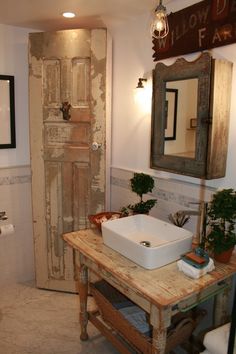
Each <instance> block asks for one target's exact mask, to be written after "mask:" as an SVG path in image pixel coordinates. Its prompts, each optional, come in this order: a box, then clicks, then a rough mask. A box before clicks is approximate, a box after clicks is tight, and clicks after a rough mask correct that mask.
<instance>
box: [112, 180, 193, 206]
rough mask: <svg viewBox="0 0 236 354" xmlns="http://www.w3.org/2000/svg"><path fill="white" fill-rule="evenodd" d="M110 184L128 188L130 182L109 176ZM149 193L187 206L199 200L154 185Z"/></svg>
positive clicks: (160, 198)
mask: <svg viewBox="0 0 236 354" xmlns="http://www.w3.org/2000/svg"><path fill="white" fill-rule="evenodd" d="M154 181H155V183H157V178H155V177H154ZM111 184H112V185H114V186H117V187H120V188H125V189H128V190H130V183H129V180H127V179H121V178H118V177H111ZM151 195H152V196H154V197H155V198H157V199H159V200H163V201H166V202H170V203H175V204H179V205H182V206H184V207H189V204H191V203H197V202H199V200H198V199H196V198H192V197H188V196H185V195H183V194H179V193H174V192H170V191H167V190H164V189H159V188H158V189H157V188H156V187H154V189H153V192H152V193H151Z"/></svg>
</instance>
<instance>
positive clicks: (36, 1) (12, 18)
mask: <svg viewBox="0 0 236 354" xmlns="http://www.w3.org/2000/svg"><path fill="white" fill-rule="evenodd" d="M170 1H171V0H164V1H163V3H164V4H166V3H168V2H170ZM158 3H159V0H0V24H7V25H12V26H20V27H26V28H32V29H39V30H42V31H51V30H58V29H69V28H81V27H85V28H86V27H104V26H105V25H106V19H108V18H109V19H110V20H114V21H117V20H119V21H120V20H124V19H129V18H132V17H136V16H139V15H142V14H145V13H148V12H150V11H151V10H153V9H154V8H155V7H156V5H157V4H158ZM64 11H72V12H75V13H76V15H77V17H76V18H74V19H64V18H63V17H62V16H61V14H62V13H63V12H64Z"/></svg>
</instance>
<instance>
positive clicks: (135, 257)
mask: <svg viewBox="0 0 236 354" xmlns="http://www.w3.org/2000/svg"><path fill="white" fill-rule="evenodd" d="M102 236H103V242H104V244H105V245H107V246H109V247H111V248H112V249H113V250H115V251H117V252H119V253H121V254H122V255H123V256H125V257H127V258H129V259H131V260H132V261H133V262H135V263H137V264H138V265H140V266H142V267H144V268H146V269H155V268H159V267H162V266H164V265H166V264H168V263H171V262H173V261H175V260H177V259H179V258H180V255H181V254H183V253H186V252H188V251H189V250H190V249H191V245H192V236H193V234H192V233H191V232H190V231H188V230H185V229H182V228H180V227H177V226H175V225H172V224H169V223H167V222H165V221H162V220H159V219H156V218H153V217H152V216H147V215H142V214H139V215H133V216H128V217H125V218H121V219H116V220H112V221H106V222H104V223H102Z"/></svg>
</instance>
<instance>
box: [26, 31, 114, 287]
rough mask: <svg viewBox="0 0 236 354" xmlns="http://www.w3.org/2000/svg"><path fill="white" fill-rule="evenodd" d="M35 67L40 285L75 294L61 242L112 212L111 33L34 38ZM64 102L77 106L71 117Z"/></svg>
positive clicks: (68, 255) (69, 257)
mask: <svg viewBox="0 0 236 354" xmlns="http://www.w3.org/2000/svg"><path fill="white" fill-rule="evenodd" d="M29 61H30V140H31V166H32V201H33V221H34V241H35V262H36V282H37V286H38V287H41V288H47V289H55V290H64V291H76V286H75V281H74V280H75V279H74V254H73V251H72V249H71V248H69V247H67V246H66V244H65V243H64V241H63V239H62V237H61V236H62V234H63V233H65V232H70V231H73V230H78V229H83V228H86V227H87V226H88V225H89V224H88V218H87V215H88V214H91V213H96V212H98V211H100V210H102V209H104V206H105V173H106V172H105V160H106V152H105V135H106V95H107V92H106V91H107V87H106V86H107V77H106V75H107V74H106V66H107V33H106V30H104V29H101V30H100V29H99V30H69V31H59V32H52V33H46V32H45V33H34V34H31V35H30V53H29ZM63 102H68V103H69V104H70V105H71V108H70V110H69V111H68V112H67V113H68V115H67V116H64V117H63V112H62V111H61V108H62V103H63ZM94 141H96V142H98V143H99V144H101V148H99V149H97V150H95V151H93V150H92V149H91V145H92V142H94Z"/></svg>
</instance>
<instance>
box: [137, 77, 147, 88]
mask: <svg viewBox="0 0 236 354" xmlns="http://www.w3.org/2000/svg"><path fill="white" fill-rule="evenodd" d="M143 81H147V79H143V78H141V77H140V78H139V79H138V84H137V86H136V89H139V88H144V86H143Z"/></svg>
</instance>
